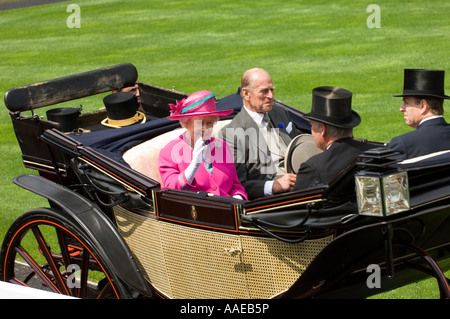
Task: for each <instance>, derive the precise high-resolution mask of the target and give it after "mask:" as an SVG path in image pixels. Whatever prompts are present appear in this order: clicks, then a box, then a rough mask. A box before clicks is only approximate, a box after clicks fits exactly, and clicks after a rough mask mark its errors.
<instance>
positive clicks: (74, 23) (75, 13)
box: [66, 4, 81, 29]
mask: <svg viewBox="0 0 450 319" xmlns="http://www.w3.org/2000/svg"><path fill="white" fill-rule="evenodd" d="M66 12H71V13H72V14H71V15H69V16H68V17H67V20H66V25H67V27H68V28H69V29H73V28H81V9H80V6H79V5H78V4H69V5H68V6H67V10H66Z"/></svg>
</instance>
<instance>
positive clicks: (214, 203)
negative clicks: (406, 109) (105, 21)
mask: <svg viewBox="0 0 450 319" xmlns="http://www.w3.org/2000/svg"><path fill="white" fill-rule="evenodd" d="M135 85H137V87H138V90H139V97H140V107H141V110H142V112H144V113H145V115H146V116H147V121H146V122H145V123H144V124H135V125H130V126H127V127H122V128H119V129H111V128H105V127H104V126H101V125H99V123H100V122H101V121H102V120H103V119H104V118H105V117H106V111H105V110H99V111H95V112H88V113H85V114H81V115H80V116H79V119H78V126H79V127H80V128H81V130H77V131H76V132H62V130H61V124H60V123H57V122H53V121H48V120H45V119H43V118H41V117H39V116H38V115H36V114H34V111H35V110H36V109H38V108H40V107H44V106H49V105H55V104H58V103H61V102H65V101H72V100H75V99H79V98H82V97H86V96H93V95H97V94H100V93H104V92H109V91H114V90H122V89H125V88H129V87H134V86H135ZM186 96H187V94H185V93H182V92H177V91H174V90H168V89H164V88H160V87H157V86H154V85H149V84H145V83H141V82H138V81H137V70H136V68H135V67H134V66H133V65H132V64H121V65H116V66H112V67H108V68H103V69H98V70H93V71H90V72H85V73H80V74H75V75H71V76H68V77H65V78H59V79H54V80H50V81H46V82H42V83H37V84H33V85H27V86H24V87H19V88H14V89H11V90H10V91H8V92H7V94H6V96H5V104H6V106H7V107H8V109H9V110H10V115H11V119H12V122H13V126H14V130H15V133H16V136H17V139H18V142H19V145H20V147H21V150H22V159H23V162H24V164H25V166H26V167H29V168H32V169H36V170H37V171H38V172H39V175H22V176H17V177H16V178H15V179H14V182H15V183H16V184H18V185H19V186H21V187H23V188H25V189H28V190H30V191H32V192H34V193H37V194H39V195H40V196H43V197H45V198H47V199H48V200H49V204H50V207H49V208H37V209H34V210H32V211H29V212H26V213H24V214H23V215H22V216H20V217H18V218H17V220H16V221H15V222H14V223H13V224H12V225H11V227H10V229H9V231H8V233H7V234H6V236H5V239H4V242H3V246H2V251H1V257H0V258H1V259H0V273H1V279H2V280H4V281H7V282H11V283H16V284H20V285H36V284H33V281H35V282H37V285H38V286H39V287H40V288H41V289H48V290H51V291H54V292H57V293H61V294H68V295H74V296H78V297H83V298H109V297H113V298H137V297H162V298H313V297H314V298H321V297H322V298H326V297H339V298H345V297H357V298H364V297H367V296H370V295H373V294H377V293H380V292H382V291H387V290H390V289H393V288H396V287H399V286H403V285H405V284H407V283H410V282H413V281H416V280H419V279H421V278H424V277H425V276H434V277H436V278H437V280H438V283H439V289H440V292H441V296H442V297H446V298H448V297H450V290H449V287H448V280H447V279H446V278H445V276H444V275H443V273H442V270H447V269H449V260H450V259H449V256H450V232H449V231H448V230H449V228H450V217H449V216H450V215H449V213H450V207H449V206H450V199H449V197H450V186H449V185H450V184H449V183H448V179H449V177H448V176H450V174H449V172H450V156H449V153H443V154H436V155H434V156H430V157H429V158H427V159H422V160H420V159H418V160H417V161H415V162H412V163H403V164H398V163H397V162H396V161H394V160H392V159H391V155H392V152H390V151H389V150H386V149H382V148H376V149H374V150H373V151H370V152H367V153H365V154H363V155H362V156H361V157H360V158H358V159H356V160H355V162H354V163H352V165H350V166H349V167H348V168H346V169H345V170H344V171H343V172H341V174H339V175H338V176H336V178H335V179H334V180H333V182H331V183H330V184H329V185H323V186H320V187H317V188H314V189H309V190H305V191H296V192H291V193H285V194H281V195H276V196H270V197H266V198H260V199H257V200H252V201H242V200H238V199H234V198H229V197H222V196H212V195H211V194H208V193H203V192H200V193H194V192H190V191H183V190H174V189H166V188H164V187H162V186H161V182H160V179H159V173H158V167H157V159H158V153H159V149H160V148H161V147H162V146H163V145H164V144H165V143H167V142H168V140H170V139H171V138H173V137H175V136H177V135H179V134H180V132H181V131H180V130H181V129H180V128H179V124H178V122H173V121H169V120H167V119H166V118H165V117H166V116H168V115H169V106H168V103H174V102H175V101H176V100H180V99H182V98H184V97H186ZM276 103H281V104H283V103H282V102H280V101H277V102H276ZM241 105H242V102H241V100H240V98H239V95H238V94H231V95H230V96H227V97H224V98H222V99H219V100H217V108H218V109H229V108H233V109H234V110H235V112H234V113H232V114H231V115H230V116H229V117H228V118H225V119H224V120H223V121H220V122H219V123H218V127H220V126H221V125H224V124H225V123H226V121H229V120H230V119H231V118H232V117H233V116H234V115H235V114H236V113H237V112H238V111H239V109H240V107H241ZM285 106H286V107H287V108H288V110H289V113H290V115H291V117H292V120H293V122H294V124H295V125H296V126H297V127H298V128H299V129H300V130H302V131H303V132H305V133H309V122H308V121H307V120H305V119H304V118H303V116H302V112H300V111H299V110H297V109H295V108H293V107H290V106H288V105H285ZM27 111H31V112H32V114H31V115H25V114H24V113H25V112H27ZM221 122H222V123H221ZM355 179H356V185H357V186H358V187H357V190H358V196H356V193H355V199H354V200H351V201H340V200H339V199H340V197H339V194H340V193H341V192H342V191H348V188H349V185H351V187H353V185H354V183H355V182H354V180H355ZM438 263H439V264H438ZM23 267H25V268H26V269H29V271H26V272H25V275H22V273H23V272H22V271H20V269H21V268H23ZM371 267H378V268H377V269H379V270H380V277H379V280H380V281H379V282H377V284H376V288H374V287H373V286H371V285H370V284H369V282H368V276H369V275H370V274H369V273H368V272H367V271H368V269H372V268H371Z"/></svg>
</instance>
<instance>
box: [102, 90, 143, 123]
mask: <svg viewBox="0 0 450 319" xmlns="http://www.w3.org/2000/svg"><path fill="white" fill-rule="evenodd" d="M103 103H104V104H105V107H106V114H107V116H108V117H107V118H106V119H104V120H103V121H102V122H101V123H102V124H103V125H105V126H108V127H113V128H119V127H123V126H128V125H132V124H135V123H138V122H141V124H142V123H145V121H146V117H145V114H143V113H142V112H138V111H137V108H138V104H137V101H136V96H135V95H134V94H133V93H131V92H117V93H112V94H110V95H107V96H105V97H104V98H103Z"/></svg>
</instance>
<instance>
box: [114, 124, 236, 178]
mask: <svg viewBox="0 0 450 319" xmlns="http://www.w3.org/2000/svg"><path fill="white" fill-rule="evenodd" d="M230 122H231V120H223V121H219V122H217V124H216V125H214V129H213V133H212V136H213V137H215V138H217V136H218V132H219V131H220V129H221V128H222V127H224V126H225V125H227V124H228V123H230ZM184 131H185V129H184V128H177V129H175V130H173V131H170V132H167V133H164V134H161V135H159V136H156V137H154V138H152V139H150V140H148V141H145V142H143V143H141V144H138V145H136V146H135V147H133V148H131V149H129V150H128V151H126V152H125V153H124V154H123V159H124V160H125V162H127V164H128V165H130V167H131V168H132V169H134V170H136V171H138V172H139V173H141V174H143V175H145V176H148V177H150V178H151V179H153V180H155V181H157V182H159V183H160V184H161V185H162V182H161V176H160V175H159V152H160V150H161V149H162V148H163V147H164V146H165V145H166V144H167V143H169V142H170V141H171V140H174V139H175V138H177V137H178V136H180V135H181V134H182V133H183V132H184Z"/></svg>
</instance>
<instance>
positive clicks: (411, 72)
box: [394, 69, 450, 99]
mask: <svg viewBox="0 0 450 319" xmlns="http://www.w3.org/2000/svg"><path fill="white" fill-rule="evenodd" d="M444 75H445V71H444V70H424V69H405V70H404V80H403V94H399V95H394V96H396V97H399V96H417V97H422V96H424V97H425V96H431V97H436V98H440V99H450V97H449V96H447V95H445V94H444Z"/></svg>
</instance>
